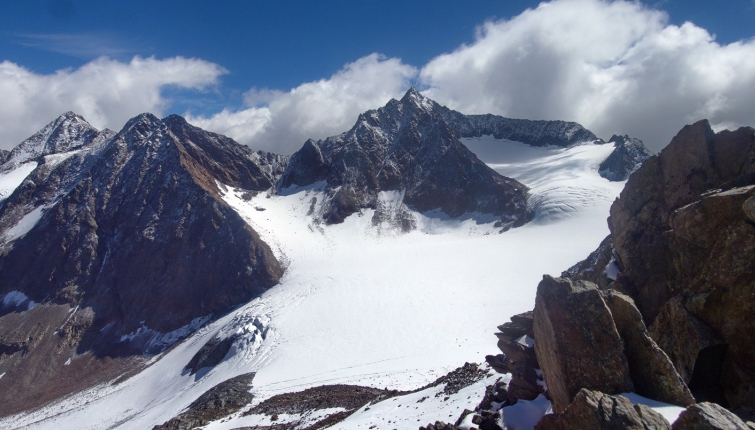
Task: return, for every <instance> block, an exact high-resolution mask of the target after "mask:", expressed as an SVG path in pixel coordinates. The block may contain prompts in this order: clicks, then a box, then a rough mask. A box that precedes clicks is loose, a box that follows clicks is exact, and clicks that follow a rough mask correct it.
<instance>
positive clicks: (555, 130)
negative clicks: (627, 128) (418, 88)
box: [433, 102, 603, 147]
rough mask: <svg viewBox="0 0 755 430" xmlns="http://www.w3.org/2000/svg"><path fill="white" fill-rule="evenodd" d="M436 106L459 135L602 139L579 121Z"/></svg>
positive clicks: (535, 140) (543, 142)
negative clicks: (474, 112) (470, 112)
mask: <svg viewBox="0 0 755 430" xmlns="http://www.w3.org/2000/svg"><path fill="white" fill-rule="evenodd" d="M433 103H434V102H433ZM436 105H437V104H436ZM437 108H438V110H439V112H440V114H441V116H442V118H443V119H444V120H445V121H446V123H448V125H449V127H451V129H452V130H453V132H454V133H456V135H457V136H459V137H480V136H484V135H492V136H493V137H495V138H496V139H506V140H513V141H516V142H522V143H526V144H528V145H532V146H547V145H554V146H561V147H566V146H571V145H574V144H575V143H581V142H598V143H602V142H603V141H602V140H601V139H598V137H597V136H595V135H594V134H593V133H592V132H591V131H590V130H588V129H586V128H584V127H582V126H581V125H579V124H577V123H576V122H566V121H532V120H528V119H511V118H504V117H502V116H498V115H491V114H487V115H464V114H462V113H459V112H456V111H454V110H451V109H448V108H447V107H445V106H439V105H437Z"/></svg>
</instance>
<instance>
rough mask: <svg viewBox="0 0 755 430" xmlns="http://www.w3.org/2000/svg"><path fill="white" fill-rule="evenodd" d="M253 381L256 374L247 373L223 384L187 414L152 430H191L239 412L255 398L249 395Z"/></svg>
mask: <svg viewBox="0 0 755 430" xmlns="http://www.w3.org/2000/svg"><path fill="white" fill-rule="evenodd" d="M253 379H254V373H246V374H244V375H239V376H236V377H235V378H231V379H229V380H227V381H224V382H221V383H220V384H218V385H216V386H214V387H212V388H210V389H209V390H207V392H205V393H204V394H202V395H201V396H200V397H199V398H198V399H197V400H195V401H194V402H193V403H192V404H191V405H189V407H188V409H187V410H186V412H183V413H181V414H180V415H178V416H177V417H175V418H173V419H171V420H170V421H168V422H166V423H164V424H162V425H159V426H155V427H153V429H152V430H191V429H193V428H195V427H198V426H203V425H205V424H209V423H210V422H211V421H215V420H217V419H220V418H223V417H225V416H228V415H230V414H232V413H234V412H236V411H238V410H239V409H241V408H243V407H244V406H246V405H248V404H249V402H251V401H252V399H253V398H254V397H253V396H252V395H251V394H250V393H249V390H250V389H251V388H252V380H253Z"/></svg>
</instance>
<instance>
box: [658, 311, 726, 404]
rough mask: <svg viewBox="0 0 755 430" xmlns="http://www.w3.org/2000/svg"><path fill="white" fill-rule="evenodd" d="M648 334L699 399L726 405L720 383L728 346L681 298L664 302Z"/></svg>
mask: <svg viewBox="0 0 755 430" xmlns="http://www.w3.org/2000/svg"><path fill="white" fill-rule="evenodd" d="M650 334H651V336H652V337H653V339H655V340H656V341H657V342H658V345H659V346H660V347H661V348H663V350H664V351H666V353H667V354H668V355H669V357H670V358H671V360H672V361H673V362H674V363H675V365H676V368H677V369H678V370H679V374H680V375H681V377H682V378H683V379H684V381H685V382H686V383H687V384H689V386H690V389H692V390H693V392H694V394H695V395H696V396H697V397H698V400H709V401H717V402H725V398H724V396H723V387H722V386H721V383H720V382H719V381H720V379H721V371H722V365H723V362H724V358H725V357H726V351H727V350H728V345H727V344H726V342H725V341H724V340H723V339H722V338H721V337H720V336H718V334H716V332H715V331H713V329H712V328H710V326H708V325H707V324H706V323H704V322H703V321H701V320H700V319H699V318H698V317H696V316H695V315H693V314H692V313H691V312H689V311H688V310H687V309H686V308H685V307H684V303H683V302H682V300H681V298H680V297H675V298H672V299H671V300H669V301H668V302H666V304H665V305H664V306H663V308H662V309H661V313H660V314H659V315H658V317H657V318H656V319H655V322H654V323H653V325H652V326H651V327H650ZM696 367H697V372H695V369H696Z"/></svg>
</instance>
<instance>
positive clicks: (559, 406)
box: [534, 275, 634, 412]
mask: <svg viewBox="0 0 755 430" xmlns="http://www.w3.org/2000/svg"><path fill="white" fill-rule="evenodd" d="M534 330H535V339H537V341H536V342H535V352H536V353H537V358H538V362H539V363H540V367H541V368H542V370H543V375H544V376H545V381H546V382H547V384H548V392H549V393H550V396H551V400H552V403H553V410H554V411H556V412H563V411H564V410H565V409H566V408H567V407H568V406H569V404H570V403H571V402H572V399H574V396H576V395H577V393H578V392H579V391H580V390H581V389H582V388H589V389H592V390H598V391H602V392H607V393H610V394H618V393H624V392H630V391H634V384H633V383H632V379H631V377H630V375H629V364H628V362H627V358H626V357H625V355H624V344H623V342H622V340H621V337H620V336H619V333H618V331H617V330H616V325H615V324H614V321H613V318H612V316H611V311H610V310H609V309H608V306H607V305H606V303H605V301H604V300H603V297H602V296H601V294H600V292H599V290H598V288H597V286H595V285H594V284H592V283H587V282H583V281H577V282H572V281H571V280H569V279H566V278H557V279H554V278H552V277H550V276H547V275H546V276H544V277H543V280H542V281H541V282H540V284H539V285H538V287H537V297H536V299H535V317H534Z"/></svg>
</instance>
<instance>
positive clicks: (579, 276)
mask: <svg viewBox="0 0 755 430" xmlns="http://www.w3.org/2000/svg"><path fill="white" fill-rule="evenodd" d="M612 251H613V239H612V238H611V235H610V234H609V235H608V236H606V238H605V239H603V241H602V242H600V245H598V249H596V250H595V251H593V252H591V253H590V255H589V256H587V258H585V259H584V260H582V261H580V262H579V263H577V264H575V265H574V266H572V267H570V268H568V269H566V270H565V271H564V272H562V273H561V277H562V278H569V279H571V280H572V281H589V282H592V283H593V284H595V285H597V286H598V287H599V288H601V289H606V288H608V284H610V283H611V281H612V280H611V279H608V278H607V277H606V267H607V266H608V264H609V263H611V261H612V259H613V254H612Z"/></svg>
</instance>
